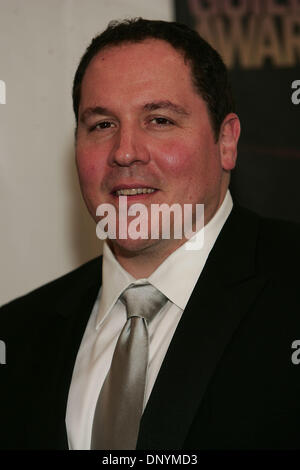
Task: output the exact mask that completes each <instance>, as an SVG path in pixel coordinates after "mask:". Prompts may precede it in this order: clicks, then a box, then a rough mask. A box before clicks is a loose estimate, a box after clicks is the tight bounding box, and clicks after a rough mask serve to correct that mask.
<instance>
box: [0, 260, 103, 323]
mask: <svg viewBox="0 0 300 470" xmlns="http://www.w3.org/2000/svg"><path fill="white" fill-rule="evenodd" d="M101 263H102V256H101V257H97V258H94V259H92V260H90V261H88V262H86V263H84V264H83V265H81V266H79V267H78V268H76V269H74V270H72V271H70V272H68V273H67V274H64V275H62V276H60V277H58V278H57V279H54V280H53V281H50V282H48V283H46V284H44V285H42V286H40V287H38V288H36V289H34V290H32V291H30V292H29V293H27V294H25V295H22V296H20V297H18V298H16V299H13V300H11V301H10V302H8V303H6V304H4V305H3V306H2V307H1V308H0V319H3V318H4V316H5V315H6V314H7V315H10V314H11V313H13V312H14V311H18V310H20V309H23V310H24V311H27V309H28V308H31V307H33V306H35V305H39V304H40V303H41V302H44V303H45V302H47V304H49V303H50V304H51V303H52V302H53V301H55V299H57V298H59V297H60V295H62V294H64V293H65V292H68V291H70V290H75V289H77V288H80V286H81V285H82V283H84V284H85V285H89V284H90V283H92V282H94V281H95V279H100V276H101Z"/></svg>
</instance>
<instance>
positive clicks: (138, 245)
mask: <svg viewBox="0 0 300 470" xmlns="http://www.w3.org/2000/svg"><path fill="white" fill-rule="evenodd" d="M160 242H161V240H151V239H146V240H145V239H138V240H133V239H131V238H127V239H125V240H124V239H108V244H109V246H110V247H111V249H112V250H113V252H114V253H116V252H118V253H122V254H123V255H124V256H126V254H127V255H128V256H134V255H135V254H138V253H141V252H143V251H144V250H147V249H149V248H154V247H155V246H156V245H157V244H159V243H160Z"/></svg>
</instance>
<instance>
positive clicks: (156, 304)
mask: <svg viewBox="0 0 300 470" xmlns="http://www.w3.org/2000/svg"><path fill="white" fill-rule="evenodd" d="M120 300H121V301H122V302H123V304H125V306H126V311H127V318H130V317H143V318H145V319H146V320H147V323H149V322H150V321H151V320H152V318H153V317H154V315H155V314H156V313H158V312H159V310H160V309H161V308H162V306H163V305H164V304H165V303H166V301H167V300H168V299H167V297H166V296H165V295H164V294H162V293H161V292H160V291H159V290H158V289H156V287H154V286H152V285H151V284H135V285H131V286H129V287H127V289H126V290H125V291H124V292H123V294H122V295H121V296H120Z"/></svg>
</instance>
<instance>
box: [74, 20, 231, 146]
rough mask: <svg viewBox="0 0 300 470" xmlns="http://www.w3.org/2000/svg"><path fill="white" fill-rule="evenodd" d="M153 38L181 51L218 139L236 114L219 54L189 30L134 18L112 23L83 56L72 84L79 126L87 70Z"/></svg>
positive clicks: (175, 23) (175, 25)
mask: <svg viewBox="0 0 300 470" xmlns="http://www.w3.org/2000/svg"><path fill="white" fill-rule="evenodd" d="M149 38H154V39H160V40H163V41H166V42H168V43H169V44H171V46H173V48H174V49H176V50H178V51H180V52H181V53H182V54H183V57H184V59H185V60H186V61H188V63H189V64H190V67H191V72H192V79H193V83H194V85H195V88H196V90H197V91H198V93H199V94H200V95H201V96H202V98H203V99H204V100H205V102H206V103H207V107H208V112H209V115H210V119H211V124H212V127H213V130H214V133H215V137H216V140H217V139H218V136H219V132H220V127H221V124H222V122H223V119H224V118H225V116H226V115H227V114H228V113H230V112H232V111H234V101H233V96H232V92H231V86H230V83H229V79H228V73H227V69H226V67H225V65H224V62H223V60H222V59H221V57H220V55H219V54H218V52H217V51H216V50H215V49H214V48H213V47H211V46H210V44H208V42H206V41H205V40H204V39H203V38H202V37H201V36H200V35H199V34H198V33H197V32H196V31H194V30H192V29H190V28H189V27H188V26H186V25H184V24H181V23H177V22H167V21H158V20H146V19H143V18H132V19H126V20H123V21H111V22H110V23H109V25H108V27H107V28H106V30H105V31H103V33H101V34H99V35H98V36H96V37H94V39H93V40H92V42H91V44H90V45H89V46H88V48H87V49H86V51H85V53H84V55H83V56H82V58H81V60H80V63H79V65H78V68H77V70H76V73H75V77H74V82H73V109H74V113H75V117H76V122H77V123H78V109H79V104H80V91H81V83H82V80H83V77H84V74H85V72H86V69H87V67H88V65H89V63H90V62H91V60H92V59H93V57H94V56H95V55H96V54H98V53H99V52H100V51H101V50H102V49H104V48H106V47H112V46H117V45H119V44H122V43H126V42H128V43H137V42H142V41H144V40H146V39H149Z"/></svg>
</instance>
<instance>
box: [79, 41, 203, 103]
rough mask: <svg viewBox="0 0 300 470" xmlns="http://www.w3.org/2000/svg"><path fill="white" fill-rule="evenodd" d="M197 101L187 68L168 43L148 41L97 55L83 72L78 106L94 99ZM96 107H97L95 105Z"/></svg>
mask: <svg viewBox="0 0 300 470" xmlns="http://www.w3.org/2000/svg"><path fill="white" fill-rule="evenodd" d="M195 95H196V96H198V97H199V95H198V93H197V92H196V89H195V88H194V85H193V82H192V75H191V69H190V65H189V64H188V63H186V61H185V60H184V57H183V55H182V54H181V52H179V51H177V50H175V49H174V48H173V47H172V46H171V45H170V44H169V43H167V42H166V41H162V40H157V39H147V40H145V41H143V42H140V43H123V44H121V45H118V46H112V47H111V46H109V47H108V48H105V49H104V50H102V51H101V52H99V53H98V54H97V55H96V56H95V57H94V58H93V59H92V61H91V63H90V64H89V66H88V67H87V70H86V72H85V75H84V78H83V81H82V87H81V101H82V102H83V103H81V105H84V106H86V105H91V104H92V103H91V102H92V101H95V100H97V99H105V100H106V101H109V100H112V99H113V98H115V97H119V99H120V100H121V99H127V100H131V101H132V100H138V99H141V100H142V101H144V100H148V99H155V100H158V99H176V100H177V101H178V100H180V101H181V102H183V101H185V100H188V99H191V96H193V99H195ZM94 104H96V103H94Z"/></svg>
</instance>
